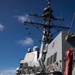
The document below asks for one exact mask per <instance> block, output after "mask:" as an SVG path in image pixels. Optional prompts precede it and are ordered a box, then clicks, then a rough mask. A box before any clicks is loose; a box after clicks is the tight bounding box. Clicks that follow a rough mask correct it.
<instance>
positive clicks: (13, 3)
mask: <svg viewBox="0 0 75 75" xmlns="http://www.w3.org/2000/svg"><path fill="white" fill-rule="evenodd" d="M46 6H47V1H46V0H0V75H15V69H16V68H17V67H18V66H19V62H20V59H23V58H24V56H25V53H26V52H27V49H28V48H29V47H30V48H33V46H35V45H38V46H40V43H39V42H38V41H39V40H41V35H42V34H41V33H40V32H39V31H38V30H36V29H35V28H34V27H33V26H25V25H24V21H25V20H33V21H37V22H41V21H40V19H37V18H36V19H35V18H34V17H30V16H29V15H28V14H29V13H34V12H36V13H37V14H42V13H43V9H44V7H46ZM51 6H52V9H53V10H54V12H53V15H54V16H55V17H60V16H62V17H63V18H64V19H65V21H64V22H59V24H61V25H64V26H69V25H70V24H71V21H72V16H73V14H74V12H75V0H68V1H66V0H51ZM27 27H28V29H27V30H26V28H27ZM72 30H73V31H75V23H74V25H73V28H72ZM29 33H31V34H30V35H29Z"/></svg>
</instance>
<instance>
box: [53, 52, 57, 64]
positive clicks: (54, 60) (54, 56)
mask: <svg viewBox="0 0 75 75" xmlns="http://www.w3.org/2000/svg"><path fill="white" fill-rule="evenodd" d="M56 58H57V52H56V53H55V54H54V55H53V63H54V62H56Z"/></svg>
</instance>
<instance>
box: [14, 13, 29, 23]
mask: <svg viewBox="0 0 75 75" xmlns="http://www.w3.org/2000/svg"><path fill="white" fill-rule="evenodd" d="M15 17H17V18H18V20H19V22H21V23H24V21H26V20H30V17H29V15H27V14H25V15H20V16H15Z"/></svg>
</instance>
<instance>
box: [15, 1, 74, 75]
mask: <svg viewBox="0 0 75 75" xmlns="http://www.w3.org/2000/svg"><path fill="white" fill-rule="evenodd" d="M47 1H48V6H47V7H46V8H44V11H43V14H42V15H37V14H36V13H35V14H29V15H30V16H36V17H39V18H42V19H43V20H44V21H45V24H44V23H36V22H32V21H30V22H29V21H25V22H24V24H32V25H33V26H35V27H36V28H37V29H38V28H39V26H41V27H43V36H42V40H41V47H40V49H39V48H38V46H35V47H34V48H33V51H31V49H30V48H29V49H28V53H26V55H25V57H24V59H23V60H21V61H20V67H19V68H17V73H16V74H17V75H22V74H24V75H27V74H29V75H32V74H33V75H51V74H54V75H61V74H63V73H64V70H65V69H64V67H65V66H64V65H65V61H64V58H65V51H66V50H68V49H69V48H73V50H74V48H75V34H74V33H71V32H60V33H59V34H58V35H57V36H56V37H55V38H54V39H53V38H52V33H51V29H52V28H58V29H57V32H58V31H61V30H62V29H71V28H72V24H71V26H70V27H65V26H59V25H58V26H57V25H54V24H52V23H51V22H52V21H57V20H62V21H64V19H63V18H55V17H54V16H53V10H52V8H51V6H50V0H47ZM73 20H74V19H73ZM72 23H73V22H72Z"/></svg>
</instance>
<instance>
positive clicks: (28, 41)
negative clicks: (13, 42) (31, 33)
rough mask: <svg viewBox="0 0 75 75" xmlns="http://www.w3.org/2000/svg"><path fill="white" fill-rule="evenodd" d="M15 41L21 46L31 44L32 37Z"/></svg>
mask: <svg viewBox="0 0 75 75" xmlns="http://www.w3.org/2000/svg"><path fill="white" fill-rule="evenodd" d="M17 43H18V44H20V45H22V46H28V45H33V43H34V41H33V39H32V38H25V39H22V40H19V41H17Z"/></svg>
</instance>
